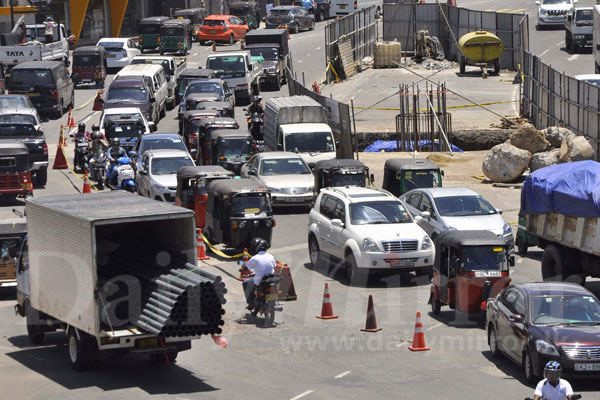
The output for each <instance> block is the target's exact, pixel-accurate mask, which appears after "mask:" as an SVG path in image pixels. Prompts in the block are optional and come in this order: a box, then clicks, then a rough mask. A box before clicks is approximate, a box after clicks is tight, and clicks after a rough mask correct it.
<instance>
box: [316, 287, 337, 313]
mask: <svg viewBox="0 0 600 400" xmlns="http://www.w3.org/2000/svg"><path fill="white" fill-rule="evenodd" d="M337 317H338V316H337V315H333V307H332V305H331V297H330V296H329V285H328V284H327V282H325V290H324V291H323V306H322V307H321V315H317V318H319V319H335V318H337Z"/></svg>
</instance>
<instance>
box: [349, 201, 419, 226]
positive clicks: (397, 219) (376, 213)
mask: <svg viewBox="0 0 600 400" xmlns="http://www.w3.org/2000/svg"><path fill="white" fill-rule="evenodd" d="M411 221H412V220H411V218H410V216H409V215H408V212H407V211H406V209H405V208H404V206H403V205H402V203H400V202H399V201H373V202H364V203H354V204H350V223H351V224H352V225H372V224H399V223H404V222H411Z"/></svg>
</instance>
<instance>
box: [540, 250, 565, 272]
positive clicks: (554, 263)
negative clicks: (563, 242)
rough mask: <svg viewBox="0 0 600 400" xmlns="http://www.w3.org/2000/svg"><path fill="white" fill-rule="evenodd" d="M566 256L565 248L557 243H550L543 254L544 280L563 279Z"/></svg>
mask: <svg viewBox="0 0 600 400" xmlns="http://www.w3.org/2000/svg"><path fill="white" fill-rule="evenodd" d="M564 265H565V257H564V251H563V249H562V248H561V247H560V246H558V245H555V244H549V245H548V246H546V248H545V249H544V254H543V255H542V279H543V280H544V281H562V280H563V274H564Z"/></svg>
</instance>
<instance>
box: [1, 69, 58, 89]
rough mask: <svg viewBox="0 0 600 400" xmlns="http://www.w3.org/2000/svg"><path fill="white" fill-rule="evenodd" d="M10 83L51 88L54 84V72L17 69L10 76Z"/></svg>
mask: <svg viewBox="0 0 600 400" xmlns="http://www.w3.org/2000/svg"><path fill="white" fill-rule="evenodd" d="M10 81H11V83H12V84H13V85H40V86H51V85H53V84H54V79H53V77H52V71H51V70H49V69H18V68H15V69H13V70H12V73H11V75H10Z"/></svg>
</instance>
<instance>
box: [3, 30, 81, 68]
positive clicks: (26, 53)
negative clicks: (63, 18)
mask: <svg viewBox="0 0 600 400" xmlns="http://www.w3.org/2000/svg"><path fill="white" fill-rule="evenodd" d="M27 39H28V41H27V42H26V43H25V44H22V45H21V44H15V45H12V46H0V64H4V65H6V66H8V67H12V66H14V65H17V64H19V63H22V62H25V61H62V62H64V63H65V65H67V66H68V65H69V37H68V36H67V32H66V30H65V26H64V25H62V24H60V25H56V26H55V27H54V41H53V42H52V43H44V42H43V41H44V39H45V37H44V25H43V24H34V25H27Z"/></svg>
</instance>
